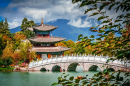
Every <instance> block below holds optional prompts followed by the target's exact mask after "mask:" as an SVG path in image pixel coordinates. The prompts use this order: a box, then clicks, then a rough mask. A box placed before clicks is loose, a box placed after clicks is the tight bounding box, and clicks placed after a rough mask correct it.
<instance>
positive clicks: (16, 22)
mask: <svg viewBox="0 0 130 86" xmlns="http://www.w3.org/2000/svg"><path fill="white" fill-rule="evenodd" d="M8 23H9V27H10V29H12V28H15V27H18V26H20V25H21V20H20V19H18V18H15V19H14V20H13V21H12V22H8Z"/></svg>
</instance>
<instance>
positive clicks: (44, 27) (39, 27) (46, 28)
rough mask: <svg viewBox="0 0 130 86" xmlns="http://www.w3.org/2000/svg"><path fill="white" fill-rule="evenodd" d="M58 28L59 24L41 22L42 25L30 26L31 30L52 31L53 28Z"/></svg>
mask: <svg viewBox="0 0 130 86" xmlns="http://www.w3.org/2000/svg"><path fill="white" fill-rule="evenodd" d="M56 28H57V26H53V25H46V24H40V25H36V26H34V27H31V28H28V29H29V30H31V31H34V30H39V31H52V30H55V29H56Z"/></svg>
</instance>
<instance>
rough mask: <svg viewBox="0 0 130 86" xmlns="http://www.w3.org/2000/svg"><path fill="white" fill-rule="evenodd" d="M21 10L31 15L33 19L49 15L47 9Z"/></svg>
mask: <svg viewBox="0 0 130 86" xmlns="http://www.w3.org/2000/svg"><path fill="white" fill-rule="evenodd" d="M20 10H21V12H23V13H24V14H25V15H26V16H31V17H32V18H33V19H40V18H41V17H45V16H46V15H47V10H42V9H36V8H21V9H20Z"/></svg>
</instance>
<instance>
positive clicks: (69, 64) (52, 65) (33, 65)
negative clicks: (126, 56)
mask: <svg viewBox="0 0 130 86" xmlns="http://www.w3.org/2000/svg"><path fill="white" fill-rule="evenodd" d="M111 58H112V57H111ZM113 58H114V57H113ZM107 59H108V56H101V55H100V56H92V55H87V56H86V55H83V56H81V55H79V56H78V55H77V56H73V55H72V56H64V57H63V56H59V57H57V56H56V57H53V58H49V59H44V60H40V61H38V60H37V61H35V62H34V61H33V62H30V64H29V67H28V68H27V70H28V71H40V70H44V71H46V70H47V71H75V70H76V67H77V66H80V67H82V69H83V71H89V70H90V68H91V67H95V68H96V70H97V68H98V69H100V70H101V71H103V70H104V69H105V68H106V66H108V68H110V69H113V70H114V71H118V70H125V71H130V61H129V60H127V61H119V60H115V61H113V62H112V61H110V62H109V63H108V64H107V63H106V61H107ZM126 65H127V67H126Z"/></svg>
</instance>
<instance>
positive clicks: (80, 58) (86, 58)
mask: <svg viewBox="0 0 130 86" xmlns="http://www.w3.org/2000/svg"><path fill="white" fill-rule="evenodd" d="M108 58H109V57H108V56H103V55H100V56H97V55H96V56H95V55H86V54H85V55H81V54H80V55H78V54H77V55H73V54H72V55H71V56H68V55H67V56H59V57H57V55H56V57H53V58H52V57H51V58H49V59H45V60H43V59H42V60H40V61H39V60H37V61H33V62H30V64H29V68H32V67H37V66H41V65H45V64H51V63H56V62H67V61H70V62H98V63H100V62H102V63H106V61H107V59H108ZM112 58H114V57H112ZM110 63H111V64H117V65H124V64H126V63H127V64H126V65H127V66H129V67H130V61H129V60H127V61H120V60H115V61H113V62H112V61H110Z"/></svg>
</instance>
